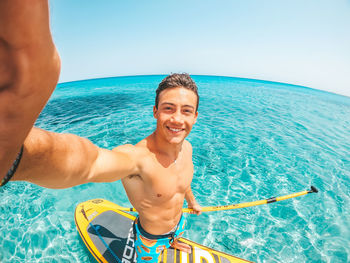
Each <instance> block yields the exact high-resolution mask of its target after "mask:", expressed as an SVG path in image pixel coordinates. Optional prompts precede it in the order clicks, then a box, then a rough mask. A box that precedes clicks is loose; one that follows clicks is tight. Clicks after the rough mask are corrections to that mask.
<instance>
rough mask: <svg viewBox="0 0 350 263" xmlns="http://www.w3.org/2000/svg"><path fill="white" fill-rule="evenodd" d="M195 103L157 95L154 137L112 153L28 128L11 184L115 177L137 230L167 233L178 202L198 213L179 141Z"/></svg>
mask: <svg viewBox="0 0 350 263" xmlns="http://www.w3.org/2000/svg"><path fill="white" fill-rule="evenodd" d="M196 104H197V97H196V95H195V93H194V92H193V91H191V90H188V89H185V88H183V87H177V88H170V89H166V90H164V91H162V92H161V93H160V96H159V104H158V109H157V108H156V107H154V110H153V113H154V117H155V118H156V119H157V128H156V130H155V131H154V133H152V134H151V135H150V136H148V137H147V138H145V139H143V140H142V141H140V142H139V143H138V144H136V145H122V146H119V147H116V148H115V149H113V151H109V150H105V149H101V148H98V147H97V146H95V145H93V144H92V143H91V142H90V141H88V140H87V139H83V138H80V137H78V136H75V135H71V134H57V133H52V132H47V131H44V130H40V129H36V128H33V130H32V131H31V133H30V135H29V136H28V138H27V139H26V141H25V148H24V154H23V159H22V163H21V165H20V166H19V169H18V171H17V173H16V175H15V177H14V180H26V181H29V182H32V183H35V184H38V185H41V186H43V187H48V188H67V187H72V186H75V185H79V184H83V183H88V182H113V181H116V180H119V179H121V180H122V183H123V185H124V188H125V190H126V193H127V195H128V197H129V200H130V202H131V204H132V205H133V206H134V207H135V208H136V209H137V211H138V212H139V217H140V222H141V224H142V226H143V228H144V229H145V230H146V231H147V232H149V233H151V234H154V235H159V234H164V233H167V232H169V231H171V230H172V229H173V228H174V227H175V226H176V225H177V224H178V222H179V220H180V217H181V214H182V206H183V202H184V199H186V200H187V202H188V205H189V207H190V208H193V209H194V213H196V214H200V213H201V207H200V205H199V204H198V203H197V202H196V200H195V198H194V195H193V193H192V190H191V182H192V177H193V162H192V146H191V144H190V143H189V142H188V141H186V140H185V138H186V137H187V135H188V134H189V133H190V131H191V129H192V126H193V125H194V124H195V122H196V120H197V116H198V112H197V111H196ZM175 160H176V163H175ZM173 246H174V247H176V248H179V249H181V250H183V251H185V252H190V247H189V246H187V245H185V244H181V243H179V242H174V244H173Z"/></svg>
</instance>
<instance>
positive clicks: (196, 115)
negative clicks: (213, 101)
mask: <svg viewBox="0 0 350 263" xmlns="http://www.w3.org/2000/svg"><path fill="white" fill-rule="evenodd" d="M194 115H195V116H194V123H196V122H197V118H198V111H196V113H195V114H194Z"/></svg>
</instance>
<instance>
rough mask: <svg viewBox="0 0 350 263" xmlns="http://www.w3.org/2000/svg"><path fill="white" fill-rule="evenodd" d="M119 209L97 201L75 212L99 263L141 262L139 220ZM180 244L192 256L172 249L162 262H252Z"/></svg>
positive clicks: (167, 250) (192, 243) (186, 240)
mask: <svg viewBox="0 0 350 263" xmlns="http://www.w3.org/2000/svg"><path fill="white" fill-rule="evenodd" d="M119 207H120V206H118V205H117V204H114V203H112V202H109V201H107V200H104V199H93V200H89V201H86V202H83V203H80V204H79V205H78V206H77V207H76V209H75V224H76V226H77V229H78V231H79V234H80V236H81V238H82V240H83V241H84V243H85V245H86V247H87V248H88V249H89V251H90V253H91V254H92V255H93V256H94V258H95V259H96V260H97V262H123V263H131V262H137V260H136V253H135V247H134V233H133V221H134V219H135V216H133V215H131V214H129V213H126V212H124V211H120V210H118V208H119ZM179 241H180V242H183V243H186V244H188V245H190V246H191V248H192V253H191V254H187V253H184V252H182V251H179V250H177V249H173V248H168V249H165V250H164V251H163V252H162V255H161V256H160V258H159V260H160V261H159V262H169V263H173V262H174V263H175V262H179V263H185V262H191V263H192V262H193V263H197V262H198V263H202V262H206V263H214V262H215V263H228V262H250V261H247V260H244V259H240V258H237V257H234V256H231V255H229V254H226V253H223V252H219V251H216V250H214V249H211V248H208V247H205V246H202V245H200V244H197V243H195V242H192V241H190V240H188V239H185V238H180V239H179Z"/></svg>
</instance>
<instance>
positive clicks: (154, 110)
mask: <svg viewBox="0 0 350 263" xmlns="http://www.w3.org/2000/svg"><path fill="white" fill-rule="evenodd" d="M157 112H158V109H157V108H156V106H153V117H154V118H156V119H157Z"/></svg>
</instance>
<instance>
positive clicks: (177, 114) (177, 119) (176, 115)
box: [172, 111, 183, 123]
mask: <svg viewBox="0 0 350 263" xmlns="http://www.w3.org/2000/svg"><path fill="white" fill-rule="evenodd" d="M172 121H173V122H179V123H182V122H183V118H182V114H181V112H180V111H176V112H175V113H174V114H173V116H172Z"/></svg>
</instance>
